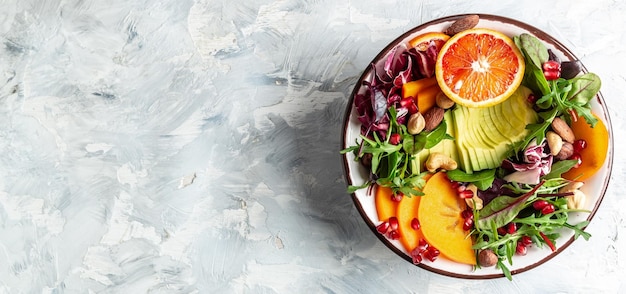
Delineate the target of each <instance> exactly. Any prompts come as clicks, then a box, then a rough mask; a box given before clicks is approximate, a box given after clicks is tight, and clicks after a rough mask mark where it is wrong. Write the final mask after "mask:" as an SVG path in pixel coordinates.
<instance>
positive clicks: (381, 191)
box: [374, 186, 398, 222]
mask: <svg viewBox="0 0 626 294" xmlns="http://www.w3.org/2000/svg"><path fill="white" fill-rule="evenodd" d="M391 193H392V192H391V189H390V188H387V187H381V186H376V194H375V196H374V197H375V198H374V202H375V204H376V213H377V214H378V220H380V221H383V222H386V221H387V220H388V219H389V218H390V217H392V216H396V210H397V208H398V202H397V201H393V200H392V199H391Z"/></svg>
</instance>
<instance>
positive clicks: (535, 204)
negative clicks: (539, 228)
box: [533, 200, 550, 210]
mask: <svg viewBox="0 0 626 294" xmlns="http://www.w3.org/2000/svg"><path fill="white" fill-rule="evenodd" d="M548 204H550V203H548V201H545V200H536V201H535V202H533V208H534V209H536V210H541V209H542V208H544V207H546V205H548Z"/></svg>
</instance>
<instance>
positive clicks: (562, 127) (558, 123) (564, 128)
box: [552, 117, 576, 143]
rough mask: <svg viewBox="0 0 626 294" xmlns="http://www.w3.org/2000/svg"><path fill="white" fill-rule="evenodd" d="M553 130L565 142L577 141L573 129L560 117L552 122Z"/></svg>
mask: <svg viewBox="0 0 626 294" xmlns="http://www.w3.org/2000/svg"><path fill="white" fill-rule="evenodd" d="M552 130H553V131H554V132H555V133H557V134H559V136H561V138H563V141H565V142H569V143H574V140H575V139H576V137H575V136H574V132H573V131H572V128H570V127H569V125H568V124H567V122H565V121H564V120H563V119H561V118H560V117H555V118H554V119H553V120H552Z"/></svg>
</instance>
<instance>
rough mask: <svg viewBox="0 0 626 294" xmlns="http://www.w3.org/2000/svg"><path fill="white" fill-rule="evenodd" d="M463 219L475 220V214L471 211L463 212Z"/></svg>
mask: <svg viewBox="0 0 626 294" xmlns="http://www.w3.org/2000/svg"><path fill="white" fill-rule="evenodd" d="M461 217H462V218H463V219H474V213H473V212H472V211H471V210H470V209H466V210H463V211H461Z"/></svg>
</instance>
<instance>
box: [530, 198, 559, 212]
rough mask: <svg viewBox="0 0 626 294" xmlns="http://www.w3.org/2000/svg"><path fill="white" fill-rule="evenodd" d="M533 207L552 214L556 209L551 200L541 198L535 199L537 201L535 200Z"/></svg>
mask: <svg viewBox="0 0 626 294" xmlns="http://www.w3.org/2000/svg"><path fill="white" fill-rule="evenodd" d="M533 208H534V209H536V210H538V211H541V214H550V213H553V212H554V211H555V210H556V208H555V207H554V205H552V204H551V203H550V202H548V201H545V200H541V199H540V200H535V202H533Z"/></svg>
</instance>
